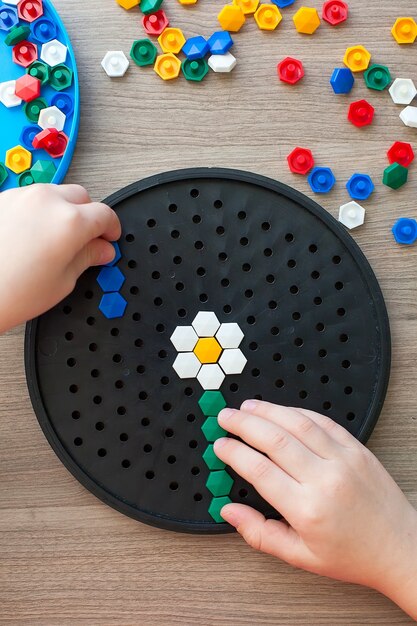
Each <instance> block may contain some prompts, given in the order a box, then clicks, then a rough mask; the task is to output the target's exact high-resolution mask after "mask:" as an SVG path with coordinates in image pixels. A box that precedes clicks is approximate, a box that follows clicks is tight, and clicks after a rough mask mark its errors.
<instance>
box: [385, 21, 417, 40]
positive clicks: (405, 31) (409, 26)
mask: <svg viewBox="0 0 417 626" xmlns="http://www.w3.org/2000/svg"><path fill="white" fill-rule="evenodd" d="M391 33H392V36H393V37H394V39H395V41H396V42H397V43H399V44H411V43H414V42H415V40H416V38H417V23H416V21H415V20H414V19H413V18H412V17H399V18H397V19H396V20H395V23H394V26H393V27H392V29H391Z"/></svg>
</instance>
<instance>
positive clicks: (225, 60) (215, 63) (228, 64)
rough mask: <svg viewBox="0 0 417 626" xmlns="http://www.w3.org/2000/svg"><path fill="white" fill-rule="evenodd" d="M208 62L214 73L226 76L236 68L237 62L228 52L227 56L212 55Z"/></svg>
mask: <svg viewBox="0 0 417 626" xmlns="http://www.w3.org/2000/svg"><path fill="white" fill-rule="evenodd" d="M207 62H208V65H209V67H210V68H211V69H212V70H213V72H217V73H223V74H225V73H227V72H231V71H232V70H233V69H234V68H235V67H236V63H237V60H236V57H234V56H233V54H232V53H231V52H226V53H225V54H212V55H211V56H210V57H209V58H208V61H207Z"/></svg>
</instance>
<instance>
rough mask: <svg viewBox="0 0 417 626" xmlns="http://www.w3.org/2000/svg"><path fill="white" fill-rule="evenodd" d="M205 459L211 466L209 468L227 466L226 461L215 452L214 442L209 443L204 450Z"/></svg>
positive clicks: (216, 468) (208, 465) (215, 468)
mask: <svg viewBox="0 0 417 626" xmlns="http://www.w3.org/2000/svg"><path fill="white" fill-rule="evenodd" d="M203 461H204V462H205V464H206V465H207V467H208V468H209V470H222V469H224V468H225V467H226V463H223V461H221V460H220V459H219V457H217V456H216V455H215V453H214V448H213V444H211V443H210V444H209V445H208V446H207V448H206V449H205V451H204V454H203Z"/></svg>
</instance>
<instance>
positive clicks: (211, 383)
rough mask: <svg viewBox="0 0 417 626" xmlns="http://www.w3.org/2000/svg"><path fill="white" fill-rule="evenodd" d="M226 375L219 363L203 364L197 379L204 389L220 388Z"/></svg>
mask: <svg viewBox="0 0 417 626" xmlns="http://www.w3.org/2000/svg"><path fill="white" fill-rule="evenodd" d="M224 379H225V376H224V373H223V371H222V370H221V369H220V367H219V366H218V365H217V364H207V365H202V366H201V369H200V371H199V372H198V375H197V380H198V382H199V383H200V385H201V386H202V388H203V389H220V387H221V385H222V382H223V381H224Z"/></svg>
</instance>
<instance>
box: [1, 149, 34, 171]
mask: <svg viewBox="0 0 417 626" xmlns="http://www.w3.org/2000/svg"><path fill="white" fill-rule="evenodd" d="M31 164H32V153H31V152H29V150H26V148H23V147H22V146H15V147H14V148H10V150H7V152H6V167H8V168H9V170H11V171H12V172H14V173H15V174H21V173H22V172H24V171H25V170H28V169H29V168H30V166H31Z"/></svg>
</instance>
